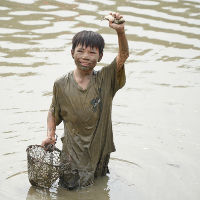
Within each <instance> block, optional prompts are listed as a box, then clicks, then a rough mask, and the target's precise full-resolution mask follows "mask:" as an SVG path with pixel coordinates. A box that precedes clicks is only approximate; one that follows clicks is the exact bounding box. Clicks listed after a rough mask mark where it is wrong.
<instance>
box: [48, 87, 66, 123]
mask: <svg viewBox="0 0 200 200" xmlns="http://www.w3.org/2000/svg"><path fill="white" fill-rule="evenodd" d="M49 111H50V112H51V113H52V115H53V116H54V117H55V118H56V126H57V125H59V124H60V123H61V122H62V120H63V119H62V117H61V116H60V103H59V92H58V89H57V88H56V84H55V83H54V86H53V97H52V102H51V106H50V108H49Z"/></svg>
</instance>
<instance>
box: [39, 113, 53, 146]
mask: <svg viewBox="0 0 200 200" xmlns="http://www.w3.org/2000/svg"><path fill="white" fill-rule="evenodd" d="M55 131H56V118H55V117H54V116H53V115H52V112H51V111H49V112H48V116H47V138H46V139H45V140H44V141H42V144H41V146H42V147H44V145H48V144H53V145H54V144H55V141H56V138H55Z"/></svg>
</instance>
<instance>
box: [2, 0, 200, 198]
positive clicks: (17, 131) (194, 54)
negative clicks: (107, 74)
mask: <svg viewBox="0 0 200 200" xmlns="http://www.w3.org/2000/svg"><path fill="white" fill-rule="evenodd" d="M110 11H117V12H120V13H121V14H122V15H123V16H124V18H125V20H126V33H127V38H128V40H129V46H130V57H129V59H128V61H127V64H126V74H127V83H126V86H125V87H124V88H123V89H122V90H121V91H120V92H119V93H118V94H117V95H116V97H115V99H114V101H113V130H114V140H115V144H116V149H117V151H116V152H115V153H113V154H112V159H111V161H110V164H109V167H110V172H111V173H110V174H109V175H108V176H107V177H104V178H100V179H97V180H95V185H94V186H92V187H89V188H86V189H83V190H79V191H67V190H64V189H62V188H59V187H58V185H57V183H56V184H55V185H54V186H53V187H52V188H51V189H50V190H44V189H40V188H35V187H32V186H31V185H30V183H29V182H28V175H27V158H26V152H25V150H26V147H27V146H28V145H30V144H40V143H41V141H42V140H43V139H44V136H45V135H46V115H47V111H48V109H49V105H50V102H51V95H52V86H53V82H54V80H55V79H56V78H57V77H59V76H61V75H63V74H64V73H66V72H68V71H70V70H73V69H74V62H73V59H72V58H71V53H70V51H71V39H72V37H73V35H74V34H75V33H77V32H78V31H81V30H83V29H87V30H93V31H98V32H99V33H100V34H102V36H103V37H104V39H105V42H106V47H105V51H104V57H103V59H102V61H101V63H99V64H98V66H97V67H96V69H100V68H101V67H102V66H104V65H106V64H108V63H110V62H111V61H112V60H113V58H114V57H115V56H116V55H117V52H118V40H117V36H116V33H115V31H114V30H112V29H110V28H109V27H108V22H107V21H101V17H102V16H103V15H106V14H108V13H109V12H110ZM199 35H200V2H199V1H198V0H152V1H150V0H126V1H120V0H103V1H98V0H85V1H80V0H67V1H66V0H56V1H55V0H48V1H39V0H1V1H0V81H1V86H0V87H1V101H0V111H1V116H2V119H3V120H2V121H1V122H2V123H1V134H0V139H1V141H2V142H1V146H0V150H1V160H2V163H3V164H2V165H1V167H0V169H1V181H0V188H1V189H0V194H1V198H2V199H26V198H27V199H41V198H42V199H66V197H69V198H70V199H80V198H81V199H104V200H105V199H111V200H118V199H119V200H121V199H124V198H126V199H127V200H129V199H138V200H144V199H148V200H151V199H152V200H160V199H170V200H177V199H185V200H188V199H193V200H197V199H199V196H200V192H199V184H200V183H199V179H200V175H199V174H200V173H199V166H200V161H199V159H198V158H199V154H198V152H199V151H200V149H199V148H200V146H199V145H200V144H199V141H200V137H199V134H198V133H199V131H200V126H199V120H198V119H199V117H200V103H199V96H200V90H199V87H200V77H199V73H200V66H199V60H200V51H199V50H200V37H199ZM62 132H63V127H62V125H61V126H59V127H58V131H57V134H58V135H59V137H61V135H62ZM61 146H62V145H61V142H60V141H58V147H59V148H61Z"/></svg>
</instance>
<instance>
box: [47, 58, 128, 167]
mask: <svg viewBox="0 0 200 200" xmlns="http://www.w3.org/2000/svg"><path fill="white" fill-rule="evenodd" d="M125 81H126V78H125V70H124V67H122V68H121V70H120V71H119V72H117V63H116V59H114V60H113V62H112V63H111V64H110V65H108V66H105V67H103V68H102V69H101V70H99V71H94V72H93V75H92V78H91V80H90V82H89V83H88V85H87V88H86V89H85V90H83V89H82V88H81V87H80V86H79V85H78V83H77V82H76V80H75V77H74V73H73V72H70V73H68V74H67V75H64V76H63V77H61V78H59V79H57V80H56V81H55V83H54V88H53V98H52V104H51V107H50V111H52V115H53V116H54V117H55V118H56V125H59V124H60V123H61V122H62V121H63V123H64V135H63V137H62V142H63V151H65V152H66V153H68V154H69V155H70V156H71V158H72V163H71V168H72V169H77V170H84V171H95V169H96V166H97V163H98V161H99V160H101V159H102V158H103V157H104V156H106V155H107V154H109V153H111V152H113V151H115V146H114V143H113V132H112V121H111V110H112V100H113V97H114V95H115V93H116V92H117V91H118V90H119V89H120V88H122V87H123V86H124V85H125Z"/></svg>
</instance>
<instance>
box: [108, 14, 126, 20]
mask: <svg viewBox="0 0 200 200" xmlns="http://www.w3.org/2000/svg"><path fill="white" fill-rule="evenodd" d="M109 14H110V15H112V16H113V17H114V18H116V19H121V18H123V16H122V15H120V14H119V13H116V12H110V13H109Z"/></svg>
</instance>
